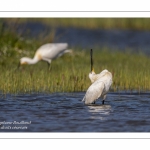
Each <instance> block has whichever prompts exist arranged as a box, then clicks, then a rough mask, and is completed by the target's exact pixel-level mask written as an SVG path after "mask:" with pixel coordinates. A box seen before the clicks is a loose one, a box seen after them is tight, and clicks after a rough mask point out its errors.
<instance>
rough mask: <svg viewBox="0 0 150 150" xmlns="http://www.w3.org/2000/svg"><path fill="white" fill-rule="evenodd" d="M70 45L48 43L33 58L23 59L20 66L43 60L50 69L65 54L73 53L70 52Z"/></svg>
mask: <svg viewBox="0 0 150 150" xmlns="http://www.w3.org/2000/svg"><path fill="white" fill-rule="evenodd" d="M67 47H68V43H47V44H44V45H42V46H41V47H39V48H38V49H37V51H36V53H35V55H34V57H33V59H32V58H28V57H22V58H21V59H20V62H19V66H20V65H24V64H29V65H30V64H36V63H37V62H38V61H40V60H43V61H46V62H47V63H48V66H49V69H50V66H51V62H52V60H54V59H56V58H58V57H60V56H62V55H63V54H65V53H71V52H72V50H68V49H67Z"/></svg>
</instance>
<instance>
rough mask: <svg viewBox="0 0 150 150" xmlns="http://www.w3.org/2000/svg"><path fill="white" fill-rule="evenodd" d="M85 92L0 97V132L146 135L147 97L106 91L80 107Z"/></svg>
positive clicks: (148, 121)
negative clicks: (103, 97)
mask: <svg viewBox="0 0 150 150" xmlns="http://www.w3.org/2000/svg"><path fill="white" fill-rule="evenodd" d="M84 94H85V92H75V93H54V94H41V93H39V94H34V93H33V94H19V95H16V96H13V95H5V96H3V95H1V96H0V114H1V115H0V123H1V125H0V132H149V131H150V117H149V114H150V94H149V93H141V94H138V93H127V92H121V93H119V92H116V93H114V92H110V93H108V95H107V99H106V101H105V105H102V104H101V100H98V101H97V103H96V104H95V105H89V106H87V105H84V104H83V103H82V98H83V96H84Z"/></svg>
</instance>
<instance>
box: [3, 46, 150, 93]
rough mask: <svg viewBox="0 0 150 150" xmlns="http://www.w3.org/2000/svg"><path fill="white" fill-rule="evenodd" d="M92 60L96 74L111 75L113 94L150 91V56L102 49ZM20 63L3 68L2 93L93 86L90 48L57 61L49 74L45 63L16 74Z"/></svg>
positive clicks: (71, 89)
mask: <svg viewBox="0 0 150 150" xmlns="http://www.w3.org/2000/svg"><path fill="white" fill-rule="evenodd" d="M93 58H94V68H95V72H96V73H100V72H101V71H102V70H103V69H108V70H109V71H110V72H112V74H113V84H112V88H111V90H112V91H118V90H137V91H139V92H140V91H144V90H150V80H149V79H150V70H149V69H148V67H149V64H150V59H149V57H148V56H146V55H144V54H135V53H130V52H119V51H115V52H113V51H110V50H108V49H106V48H103V49H94V54H93ZM14 59H16V58H15V57H14ZM7 61H9V60H7ZM11 61H12V59H11ZM12 62H13V61H12ZM17 62H18V60H16V61H14V62H13V63H10V62H9V63H8V65H6V66H5V67H4V66H0V69H1V70H2V71H1V73H0V79H1V80H0V91H1V92H2V93H30V92H48V93H51V92H74V91H86V90H87V88H88V87H89V86H90V84H91V83H90V80H89V78H88V74H89V72H90V55H89V50H88V49H87V50H80V49H75V50H74V53H73V55H67V54H66V55H64V56H62V57H60V58H58V59H57V60H54V61H53V62H52V69H51V71H48V66H47V64H46V63H45V62H38V63H37V64H35V65H30V66H24V67H21V68H20V69H19V70H17V71H15V68H16V67H17Z"/></svg>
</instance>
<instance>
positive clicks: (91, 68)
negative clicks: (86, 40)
mask: <svg viewBox="0 0 150 150" xmlns="http://www.w3.org/2000/svg"><path fill="white" fill-rule="evenodd" d="M90 54H91V71H93V50H92V49H91V53H90Z"/></svg>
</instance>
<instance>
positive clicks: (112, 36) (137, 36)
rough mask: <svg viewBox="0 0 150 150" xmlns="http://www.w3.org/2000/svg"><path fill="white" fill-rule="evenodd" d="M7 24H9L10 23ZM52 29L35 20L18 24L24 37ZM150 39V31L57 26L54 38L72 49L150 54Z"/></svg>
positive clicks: (44, 34)
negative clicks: (108, 49) (129, 51)
mask: <svg viewBox="0 0 150 150" xmlns="http://www.w3.org/2000/svg"><path fill="white" fill-rule="evenodd" d="M12 24H13V23H12ZM12 24H11V26H12ZM6 25H7V26H9V25H8V24H6ZM13 26H14V25H13ZM52 29H53V28H52V27H51V26H49V25H45V24H42V23H35V22H27V23H24V24H18V25H17V33H19V35H21V37H23V38H24V37H26V36H27V37H34V38H35V37H36V38H37V37H41V34H42V35H43V38H44V37H45V36H48V35H49V34H51V31H52ZM149 39H150V32H149V31H137V30H119V29H113V30H104V29H101V28H100V29H80V28H73V27H66V28H65V27H55V38H54V39H53V40H54V42H67V43H68V44H69V48H71V49H74V47H79V48H80V49H84V50H86V49H87V50H89V49H91V48H95V47H98V48H99V49H100V50H101V49H102V47H108V48H110V49H111V50H112V51H113V50H115V49H119V50H123V51H124V50H126V49H130V50H132V51H134V52H139V51H142V52H143V53H146V54H150V51H149V49H150V42H149ZM43 44H44V43H43Z"/></svg>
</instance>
